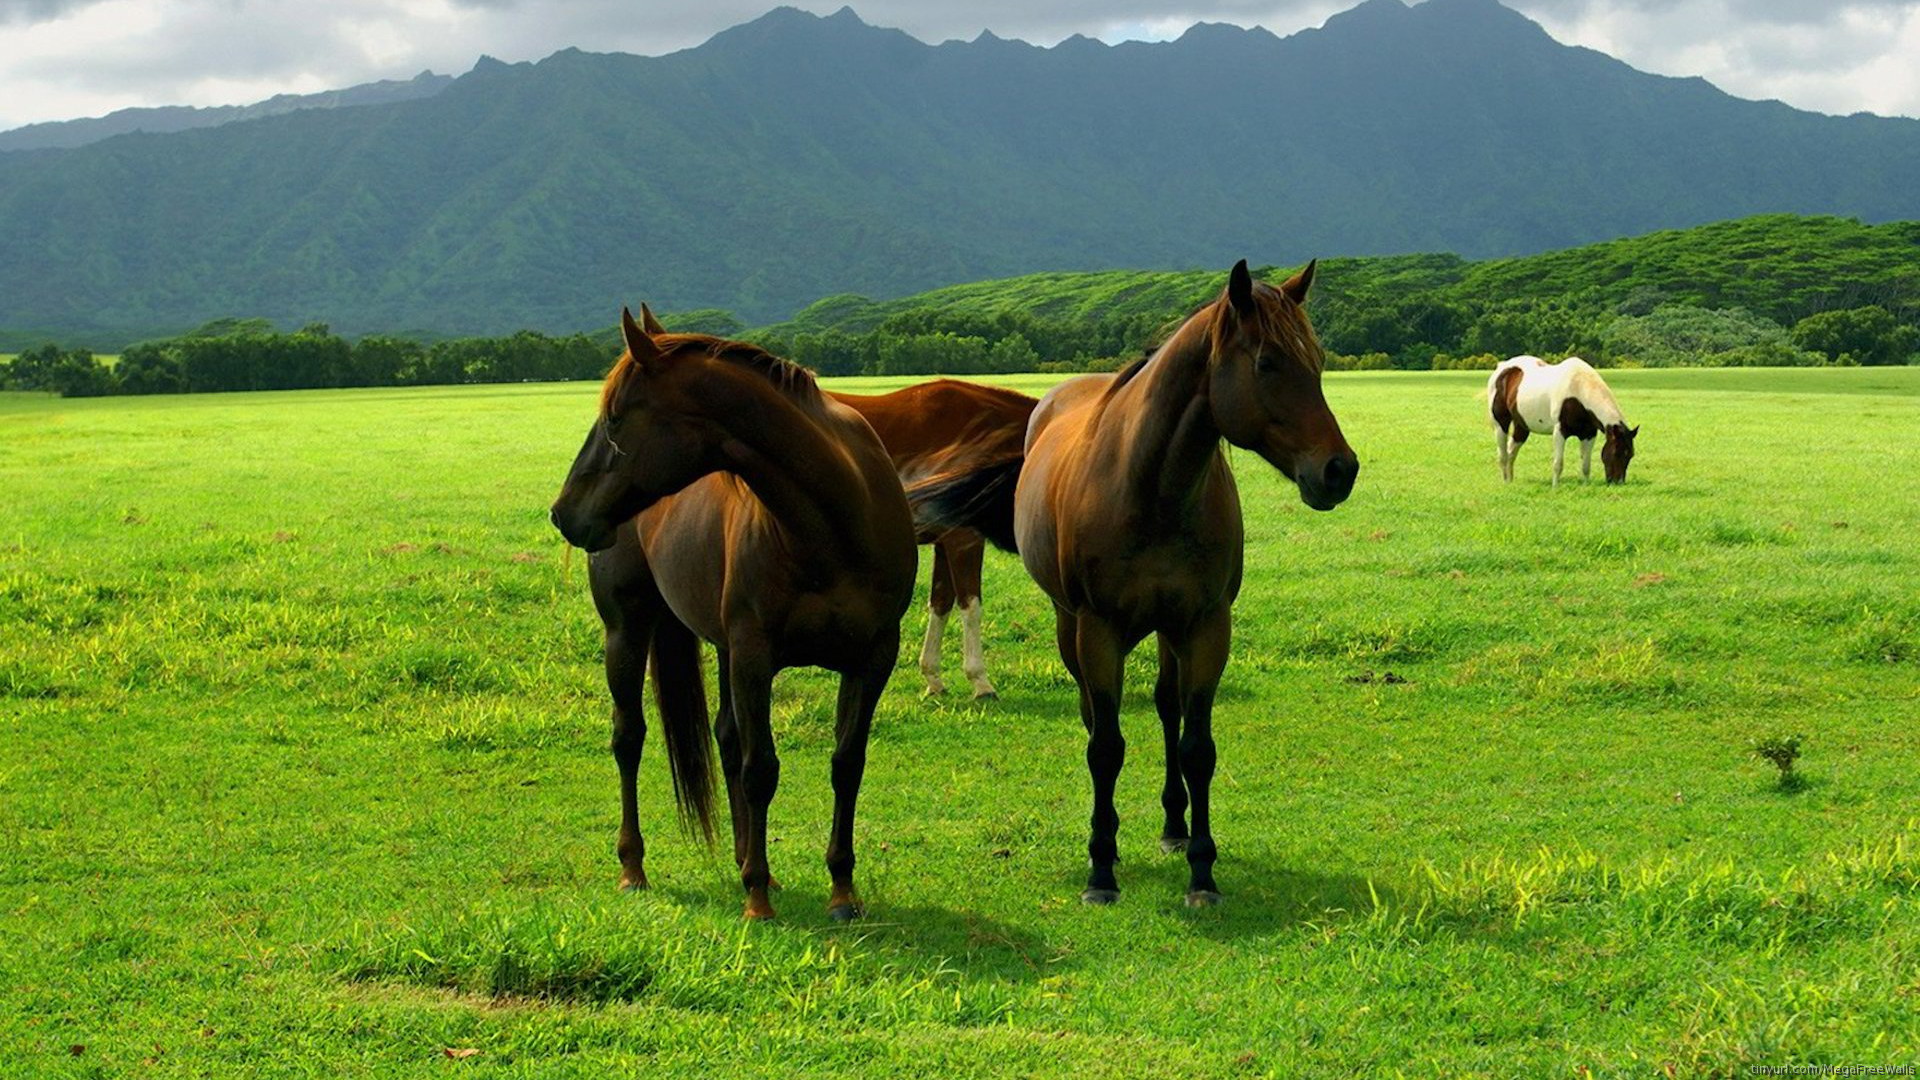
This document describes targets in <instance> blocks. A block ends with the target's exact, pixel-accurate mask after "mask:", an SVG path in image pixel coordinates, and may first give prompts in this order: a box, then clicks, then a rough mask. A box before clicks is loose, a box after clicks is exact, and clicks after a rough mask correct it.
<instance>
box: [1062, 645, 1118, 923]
mask: <svg viewBox="0 0 1920 1080" xmlns="http://www.w3.org/2000/svg"><path fill="white" fill-rule="evenodd" d="M1074 653H1075V656H1076V658H1077V659H1078V661H1079V664H1078V667H1079V680H1080V715H1081V719H1082V720H1083V721H1084V722H1085V723H1086V725H1087V772H1088V773H1089V774H1091V775H1092V777H1093V818H1092V821H1091V822H1090V824H1091V832H1090V835H1089V836H1088V839H1087V860H1088V864H1089V869H1088V871H1087V887H1086V889H1085V891H1083V892H1081V894H1080V899H1081V900H1082V901H1084V902H1086V903H1089V904H1111V903H1113V902H1114V901H1116V900H1118V899H1120V883H1119V882H1118V881H1117V880H1115V879H1114V876H1113V867H1114V864H1115V863H1117V862H1119V861H1120V849H1119V840H1118V836H1119V832H1120V814H1119V812H1118V811H1116V810H1115V809H1114V807H1113V789H1114V786H1115V785H1116V784H1117V783H1118V782H1119V780H1120V767H1121V766H1122V765H1123V764H1125V762H1126V758H1127V740H1126V739H1125V738H1124V737H1122V735H1121V734H1120V680H1121V669H1122V666H1123V663H1124V661H1125V660H1126V653H1125V652H1124V650H1122V648H1121V645H1120V638H1119V635H1117V634H1116V633H1115V632H1114V629H1113V627H1112V626H1111V625H1110V624H1109V623H1107V621H1106V620H1104V619H1101V618H1099V617H1098V616H1095V615H1089V614H1084V613H1083V614H1081V615H1080V616H1079V617H1078V618H1077V619H1076V620H1075V633H1074Z"/></svg>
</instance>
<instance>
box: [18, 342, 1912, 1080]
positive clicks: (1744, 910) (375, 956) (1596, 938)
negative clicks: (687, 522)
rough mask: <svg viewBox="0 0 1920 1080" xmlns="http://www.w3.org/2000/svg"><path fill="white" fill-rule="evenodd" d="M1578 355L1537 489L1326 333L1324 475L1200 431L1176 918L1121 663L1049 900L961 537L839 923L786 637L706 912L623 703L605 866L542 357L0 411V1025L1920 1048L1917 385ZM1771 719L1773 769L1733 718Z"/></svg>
mask: <svg viewBox="0 0 1920 1080" xmlns="http://www.w3.org/2000/svg"><path fill="white" fill-rule="evenodd" d="M1607 374H1608V379H1609V381H1610V382H1611V383H1612V385H1613V386H1614V388H1615V390H1616V391H1617V393H1618V395H1619V397H1620V401H1621V403H1622V405H1623V406H1624V407H1625V410H1626V413H1627V416H1628V418H1629V419H1630V420H1631V421H1632V422H1633V423H1636V424H1641V425H1643V426H1644V430H1643V433H1642V436H1641V444H1640V456H1639V457H1638V459H1636V461H1635V463H1634V465H1633V471H1632V474H1631V476H1630V479H1629V483H1628V484H1627V485H1625V486H1624V487H1619V488H1607V487H1604V486H1602V485H1600V484H1598V483H1597V482H1596V483H1594V484H1593V485H1591V486H1589V485H1584V484H1581V483H1580V482H1578V480H1577V479H1576V480H1575V481H1573V482H1572V483H1571V484H1569V485H1565V486H1563V487H1562V488H1561V489H1560V490H1558V491H1555V490H1550V489H1549V488H1548V486H1547V475H1548V468H1549V465H1548V458H1549V447H1548V446H1547V440H1544V439H1540V440H1535V441H1534V442H1533V443H1530V444H1529V445H1528V447H1527V448H1526V449H1525V450H1523V451H1522V452H1521V453H1520V455H1519V459H1518V463H1517V467H1516V471H1517V476H1518V479H1517V480H1516V481H1515V483H1513V484H1512V485H1511V486H1506V485H1502V484H1501V482H1500V480H1499V477H1498V471H1497V468H1496V466H1495V464H1494V460H1493V445H1492V437H1491V433H1490V430H1489V428H1488V425H1487V421H1486V419H1485V415H1484V409H1483V405H1482V404H1481V403H1480V401H1479V400H1478V398H1479V395H1480V392H1481V388H1482V387H1483V386H1484V382H1485V376H1484V374H1476V373H1433V374H1395V373H1382V374H1373V373H1360V374H1348V375H1331V376H1329V377H1328V387H1327V397H1328V400H1329V402H1330V403H1331V404H1332V406H1333V408H1334V409H1335V411H1336V412H1337V413H1338V414H1339V416H1340V419H1341V421H1342V424H1343V426H1344V427H1345V429H1346V433H1347V435H1348V437H1349V439H1350V440H1351V442H1352V443H1353V446H1354V448H1355V450H1356V451H1357V452H1358V453H1359V455H1360V459H1361V462H1362V466H1361V472H1360V477H1359V483H1358V485H1357V487H1356V489H1355V492H1354V495H1353V497H1352V499H1351V500H1350V501H1349V502H1348V503H1347V504H1345V505H1344V506H1342V507H1341V508H1340V509H1338V510H1335V511H1333V512H1331V513H1327V514H1316V513H1314V512H1312V511H1310V510H1308V509H1306V508H1305V507H1303V506H1302V505H1300V503H1299V500H1298V498H1297V497H1296V496H1295V495H1294V494H1293V492H1292V491H1291V489H1290V485H1285V484H1284V483H1283V482H1282V481H1280V480H1279V478H1278V477H1276V476H1275V475H1274V474H1272V473H1271V471H1270V470H1268V469H1267V468H1266V467H1265V466H1264V465H1263V464H1262V463H1260V462H1259V461H1258V460H1257V459H1255V458H1254V457H1253V456H1252V455H1249V454H1244V453H1241V454H1237V455H1236V460H1235V465H1236V468H1237V470H1238V475H1239V478H1240V481H1241V487H1242V494H1243V498H1244V501H1245V504H1246V507H1247V512H1248V513H1247V516H1248V527H1249V551H1248V580H1247V584H1246V587H1245V588H1244V590H1243V592H1242V594H1241V599H1240V602H1239V605H1238V607H1237V610H1236V627H1235V630H1236V633H1235V641H1234V647H1233V660H1232V663H1231V664H1230V666H1229V668H1228V671H1227V676H1226V680H1225V683H1224V684H1223V686H1222V693H1221V696H1220V700H1219V703H1218V707H1217V711H1216V716H1215V729H1216V734H1217V737H1218V739H1219V744H1220V770H1219V774H1218V777H1217V779H1216V781H1215V785H1214V806H1215V810H1214V815H1215V826H1214V827H1215V834H1216V836H1217V838H1218V840H1219V843H1220V850H1221V858H1220V863H1219V865H1218V868H1217V872H1218V877H1219V882H1220V885H1221V888H1222V890H1223V891H1224V893H1225V895H1226V900H1225V903H1224V904H1222V905H1221V906H1220V907H1218V908H1215V909H1209V910H1198V911H1196V910H1189V909H1187V908H1185V907H1184V906H1182V904H1181V892H1182V890H1183V888H1184V882H1185V875H1186V865H1185V862H1184V860H1183V859H1182V858H1181V857H1179V856H1163V855H1161V854H1160V852H1159V848H1158V844H1157V836H1158V823H1159V801H1158V791H1159V781H1160V776H1161V765H1160V747H1159V739H1158V725H1157V722H1156V721H1155V720H1154V717H1153V712H1152V702H1151V695H1150V676H1149V675H1148V674H1147V673H1146V672H1147V670H1148V666H1147V661H1148V660H1149V659H1150V657H1151V652H1152V650H1151V648H1150V647H1149V648H1146V649H1143V650H1140V651H1138V652H1136V654H1135V656H1134V661H1133V665H1132V667H1131V668H1130V674H1129V683H1128V696H1127V700H1126V704H1125V712H1124V714H1123V723H1124V727H1125V731H1126V733H1127V736H1128V740H1129V754H1128V760H1127V766H1126V768H1125V771H1124V772H1123V773H1122V774H1121V778H1120V787H1119V797H1118V805H1119V809H1120V814H1121V818H1122V824H1121V831H1120V849H1121V855H1122V862H1121V865H1120V868H1119V872H1120V881H1121V885H1122V888H1123V890H1124V892H1123V896H1122V899H1121V901H1120V903H1119V904H1118V905H1117V906H1116V907H1113V908H1110V909H1096V908H1087V907H1083V906H1082V905H1081V904H1080V903H1079V902H1078V900H1077V896H1078V893H1079V891H1080V888H1081V885H1082V882H1083V878H1084V874H1085V868H1086V864H1085V844H1086V819H1087V813H1088V793H1087V792H1088V781H1087V774H1086V768H1085V765H1084V760H1083V754H1084V738H1083V735H1082V732H1081V728H1080V724H1079V723H1078V715H1077V707H1076V704H1075V697H1074V689H1073V685H1072V683H1071V681H1070V679H1069V678H1068V677H1067V675H1066V673H1065V671H1064V669H1063V668H1062V667H1061V664H1060V661H1059V659H1058V657H1057V656H1056V655H1055V653H1054V650H1053V642H1052V618H1051V613H1050V611H1049V610H1048V609H1047V607H1046V604H1045V602H1044V600H1043V599H1042V598H1041V596H1040V594H1039V592H1038V590H1037V589H1035V588H1034V587H1033V586H1032V584H1031V583H1030V582H1028V581H1027V580H1026V578H1025V576H1024V573H1023V571H1022V570H1021V569H1020V566H1019V564H1018V562H1017V560H1015V559H1014V558H1012V557H1010V556H1004V555H994V556H990V557H989V560H988V567H987V574H988V578H987V584H986V612H987V630H988V637H987V644H988V663H989V668H990V672H991V674H992V677H993V680H994V682H995V683H996V684H997V686H998V688H999V690H1000V695H1001V697H1000V700H999V701H997V702H989V703H982V704H974V703H970V702H967V701H966V700H965V698H964V696H963V695H960V694H957V693H956V694H954V695H953V696H951V697H949V698H946V699H940V700H927V699H924V698H922V697H920V696H919V688H920V679H919V677H918V674H917V672H916V671H915V669H914V656H915V653H916V652H917V643H918V639H919V633H920V630H921V627H922V625H923V623H922V619H923V614H922V608H921V605H920V603H918V602H916V605H915V607H914V608H913V609H912V611H911V612H910V613H909V615H908V623H907V626H906V628H905V638H906V640H907V641H908V643H909V644H908V645H907V646H906V647H905V648H903V650H902V655H901V660H900V665H899V667H898V669H897V671H896V674H895V676H894V679H893V682H892V684H891V686H890V687H889V690H888V693H887V694H886V696H885V697H884V698H883V700H882V702H881V706H880V712H879V716H878V719H877V721H876V724H875V729H874V736H873V743H872V749H871V759H870V765H869V769H868V773H867V783H866V787H865V789H864V792H863V797H862V800H861V806H860V811H861V813H860V836H861V863H860V870H859V874H860V879H861V888H862V891H863V894H864V897H865V899H866V901H867V904H868V907H869V911H870V915H869V918H868V919H867V920H866V921H865V922H863V923H857V924H854V925H852V926H840V925H836V924H831V923H829V922H828V921H827V919H826V917H825V913H824V905H825V899H826V894H827V884H828V883H827V877H826V873H825V871H824V869H823V868H822V866H821V861H820V860H821V851H822V848H823V846H824V843H825V839H826V822H827V805H828V802H829V798H830V793H829V790H828V784H827V754H828V751H829V749H830V747H831V744H832V740H831V722H830V718H829V717H830V710H831V705H832V692H833V691H832V686H833V684H832V682H831V681H830V680H829V679H828V678H827V677H825V676H823V675H819V674H815V673H808V672H789V673H787V674H785V675H783V676H782V677H781V680H780V682H779V684H778V685H777V687H776V691H777V696H776V704H775V727H776V731H777V734H778V738H779V740H780V752H781V755H782V758H783V760H784V763H785V767H784V775H783V782H782V785H781V788H780V794H779V797H778V799H777V800H776V801H775V802H774V804H773V808H772V824H771V832H772V833H773V835H774V836H775V837H776V838H777V842H776V843H775V844H774V846H773V848H772V850H773V855H772V860H773V869H774V872H775V874H776V876H778V877H779V878H780V879H781V880H782V881H783V882H784V884H785V886H786V888H785V890H784V891H783V892H782V893H781V894H779V896H778V897H777V898H776V899H777V903H778V906H779V909H780V912H781V918H780V919H779V920H778V921H777V922H774V923H771V924H767V925H744V924H742V923H741V921H740V918H739V911H740V896H739V888H738V885H737V879H736V876H735V874H734V872H733V870H732V868H731V867H730V866H729V865H728V864H727V859H726V858H725V855H724V854H723V853H722V852H721V851H718V850H716V851H711V852H710V851H708V850H707V849H706V848H704V847H703V846H702V845H700V844H698V843H696V842H695V841H693V840H690V839H688V838H687V837H686V836H685V835H684V834H682V833H680V832H678V831H677V830H676V829H675V826H674V818H673V812H672V810H671V803H670V795H669V787H668V781H667V778H666V775H665V774H666V770H665V768H664V762H663V761H662V759H661V757H660V754H659V743H658V741H657V740H655V741H652V742H650V743H649V746H648V750H647V757H646V759H645V760H644V761H643V764H642V776H641V798H642V823H643V826H644V827H645V828H646V829H647V830H648V839H649V841H650V843H649V850H648V854H649V859H648V870H649V873H650V874H651V875H652V876H653V881H654V886H655V887H654V889H653V890H652V891H651V892H648V893H645V894H621V893H619V892H617V891H616V890H615V888H614V883H615V880H616V876H617V872H618V868H617V864H616V863H615V860H614V857H613V840H614V829H615V826H616V824H617V811H618V803H617V797H616V789H615V774H614V768H613V763H612V761H611V759H610V757H609V755H608V754H607V752H606V748H605V744H606V716H607V698H606V691H605V687H604V685H603V683H602V681H601V672H600V667H599V659H598V657H599V649H600V628H599V623H598V620H597V619H596V618H595V616H594V614H593V611H592V607H591V605H590V603H589V601H588V599H587V596H586V593H585V579H584V560H583V559H581V558H580V557H578V555H577V553H576V556H575V557H574V558H572V559H571V560H569V559H566V558H563V556H562V547H561V543H560V541H559V538H558V536H557V535H556V534H555V533H554V532H553V530H552V529H551V528H550V527H549V526H548V524H547V521H546V506H547V503H548V502H549V500H551V498H552V497H553V495H554V492H555V491H556V490H557V488H558V485H559V482H560V480H561V478H562V474H563V472H564V470H565V468H566V466H567V463H568V462H569V461H570V460H571V459H572V455H573V453H574V451H575V450H576V449H577V447H578V445H579V441H580V438H581V436H582V434H583V432H584V430H585V426H586V424H587V423H588V421H589V419H590V417H591V415H592V411H593V401H594V395H595V392H596V389H597V388H596V387H594V386H589V385H586V384H563V385H528V386H487V387H464V388H421V389H409V390H355V391H332V392H305V393H287V394H249V395H205V396H181V397H159V398H137V399H105V400H92V401H62V400H57V399H51V398H45V397H39V396H31V397H29V396H19V395H13V396H8V395H0V740H3V742H0V745H4V747H5V753H4V755H0V1061H4V1062H5V1065H4V1070H5V1071H8V1072H17V1073H20V1074H24V1075H35V1076H66V1075H72V1076H92V1075H100V1076H197V1075H235V1074H242V1073H250V1072H257V1073H260V1074H274V1075H280V1074H298V1075H309V1074H310V1075H328V1076H337V1075H362V1074H376V1073H377V1074H378V1075H382V1076H410V1075H420V1076H427V1075H451V1074H455V1073H456V1072H463V1073H464V1072H470V1073H472V1074H473V1075H488V1076H572V1075H580V1076H602V1075H614V1074H620V1075H634V1074H639V1073H642V1072H644V1073H645V1074H646V1075H650V1076H712V1075H728V1076H733V1075H738V1076H769V1075H777V1076H783V1077H801V1076H848V1075H861V1074H866V1075H873V1074H878V1073H884V1072H911V1073H913V1074H915V1075H941V1076H968V1075H1068V1074H1071V1075H1074V1076H1076V1077H1108V1076H1111V1077H1131V1076H1159V1077H1164V1076H1250V1077H1251V1076H1264V1075H1303V1074H1319V1075H1324V1074H1327V1073H1331V1072H1334V1071H1336V1070H1338V1071H1340V1072H1353V1073H1358V1074H1388V1075H1391V1074H1394V1073H1395V1072H1404V1073H1405V1074H1407V1075H1474V1074H1480V1075H1489V1076H1508V1075H1586V1074H1587V1073H1583V1072H1582V1071H1581V1070H1588V1071H1589V1072H1590V1074H1591V1075H1595V1076H1605V1075H1649V1074H1653V1075H1662V1074H1670V1075H1711V1076H1730V1075H1736V1074H1744V1071H1745V1066H1747V1065H1750V1064H1767V1065H1794V1064H1883V1065H1911V1064H1915V1063H1920V820H1916V819H1920V801H1917V800H1916V798H1915V792H1916V783H1915V772H1914V770H1915V763H1916V762H1920V545H1916V542H1915V538H1916V536H1920V484H1917V483H1916V482H1915V479H1914V478H1915V477H1916V475H1920V444H1916V442H1915V441H1914V438H1913V433H1914V432H1915V431H1916V430H1920V369H1899V370H1884V369H1861V370H1813V371H1801V370H1794V371H1767V370H1741V371H1716V370H1693V371H1647V372H1609V373H1607ZM1006 381H1008V382H1011V383H1013V384H1014V385H1017V386H1020V387H1021V388H1023V389H1028V390H1029V391H1030V392H1037V391H1038V389H1039V388H1041V387H1043V386H1044V385H1046V383H1047V380H1046V379H1044V378H1040V377H1020V378H1015V379H1010V380H1006ZM834 385H836V387H847V388H858V389H872V388H876V387H878V386H881V385H891V384H886V383H883V381H880V380H839V381H835V383H834ZM1570 456H1572V457H1573V458H1574V460H1575V461H1577V454H1575V455H1570ZM1569 471H1570V473H1573V474H1575V475H1577V467H1576V466H1572V465H1570V469H1569ZM1595 472H1596V474H1598V472H1599V463H1598V461H1596V462H1595ZM922 558H923V561H924V559H925V558H926V549H922ZM921 589H922V592H923V593H924V581H923V583H922V585H921ZM947 663H948V671H949V682H950V683H952V684H961V685H964V684H963V683H962V682H961V680H959V679H958V678H957V674H958V664H959V658H958V656H957V655H955V654H950V655H949V657H948V661H947ZM1793 734H1798V735H1800V736H1801V737H1802V756H1801V759H1800V762H1799V764H1798V766H1797V772H1798V774H1799V775H1800V776H1801V777H1802V779H1801V781H1800V782H1799V783H1798V784H1797V785H1795V786H1792V787H1785V788H1783V787H1782V786H1781V785H1780V784H1779V783H1777V782H1776V774H1775V772H1774V769H1773V767H1772V766H1771V765H1769V764H1767V763H1766V762H1765V761H1763V760H1761V759H1760V758H1759V757H1758V756H1756V754H1755V753H1754V749H1753V747H1754V744H1755V743H1756V742H1757V741H1758V740H1760V739H1762V738H1765V737H1768V736H1773V735H1793Z"/></svg>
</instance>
